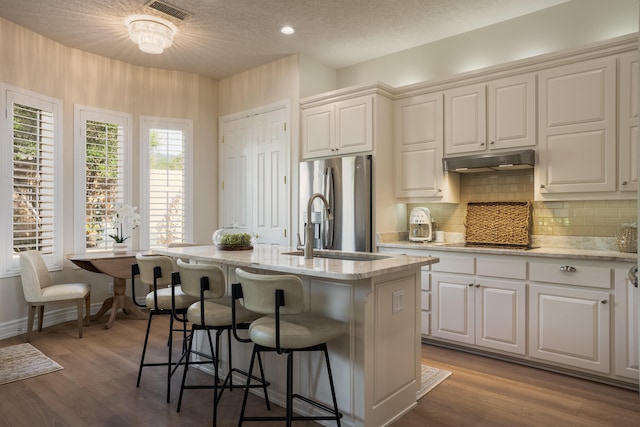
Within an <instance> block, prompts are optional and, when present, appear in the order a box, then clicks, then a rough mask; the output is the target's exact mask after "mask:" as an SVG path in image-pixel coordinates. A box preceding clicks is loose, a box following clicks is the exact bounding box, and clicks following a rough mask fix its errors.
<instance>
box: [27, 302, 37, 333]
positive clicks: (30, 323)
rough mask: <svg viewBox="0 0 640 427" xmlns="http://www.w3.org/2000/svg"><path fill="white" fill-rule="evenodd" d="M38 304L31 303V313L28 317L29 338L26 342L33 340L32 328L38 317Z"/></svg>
mask: <svg viewBox="0 0 640 427" xmlns="http://www.w3.org/2000/svg"><path fill="white" fill-rule="evenodd" d="M36 309H37V306H35V305H31V304H29V315H28V317H27V338H26V339H25V342H31V330H32V329H33V321H34V320H35V317H36Z"/></svg>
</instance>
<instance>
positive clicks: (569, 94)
mask: <svg viewBox="0 0 640 427" xmlns="http://www.w3.org/2000/svg"><path fill="white" fill-rule="evenodd" d="M538 82H539V89H538V102H539V104H538V105H539V136H540V137H539V145H538V164H537V167H536V178H535V180H536V185H535V187H536V191H535V198H536V200H565V199H569V198H572V196H571V195H573V198H581V199H584V198H585V197H587V194H588V197H589V198H606V197H607V193H609V194H610V193H611V192H615V191H616V189H617V184H616V178H617V173H616V156H617V150H616V59H615V58H614V57H608V58H602V59H594V60H590V61H584V62H579V63H574V64H570V65H565V66H561V67H555V68H550V69H546V70H543V71H540V73H539V74H538Z"/></svg>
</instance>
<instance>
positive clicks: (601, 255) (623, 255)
mask: <svg viewBox="0 0 640 427" xmlns="http://www.w3.org/2000/svg"><path fill="white" fill-rule="evenodd" d="M377 246H378V248H385V247H386V248H399V249H417V250H424V251H425V255H430V252H436V253H437V252H445V251H446V252H460V253H478V254H494V255H520V256H522V255H525V256H535V257H547V258H568V259H584V260H593V261H619V262H633V263H635V262H637V260H638V254H637V253H628V252H618V251H612V250H604V249H597V250H593V249H582V248H557V247H545V246H540V247H536V246H535V243H534V246H533V247H532V248H531V249H526V250H524V249H504V248H494V247H478V246H464V242H453V243H430V242H429V243H421V242H410V241H408V240H396V241H387V242H379V243H377Z"/></svg>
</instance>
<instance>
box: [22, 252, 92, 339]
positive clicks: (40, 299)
mask: <svg viewBox="0 0 640 427" xmlns="http://www.w3.org/2000/svg"><path fill="white" fill-rule="evenodd" d="M20 272H21V276H22V290H23V292H24V299H25V300H26V301H27V304H28V305H29V315H28V320H27V337H26V342H30V341H31V331H32V329H33V321H34V319H35V315H36V308H37V309H38V332H41V331H42V321H43V317H44V306H45V304H51V303H69V302H71V301H75V303H76V306H77V310H78V337H79V338H82V325H83V319H82V317H83V315H82V306H83V305H84V306H85V310H86V311H85V313H86V322H87V325H88V324H89V316H90V308H91V285H89V284H87V283H64V284H53V283H52V282H51V276H50V275H49V271H48V270H47V266H46V264H45V262H44V260H43V259H42V255H40V252H38V251H26V252H21V253H20Z"/></svg>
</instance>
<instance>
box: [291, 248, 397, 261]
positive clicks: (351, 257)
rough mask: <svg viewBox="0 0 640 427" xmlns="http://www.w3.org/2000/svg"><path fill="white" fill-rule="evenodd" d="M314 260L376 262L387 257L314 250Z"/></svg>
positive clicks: (301, 253) (299, 254) (295, 252)
mask: <svg viewBox="0 0 640 427" xmlns="http://www.w3.org/2000/svg"><path fill="white" fill-rule="evenodd" d="M282 255H293V256H304V252H303V251H292V252H282ZM313 257H314V258H329V259H339V260H343V261H376V260H381V259H385V258H389V256H388V255H381V254H374V253H371V252H341V251H331V250H326V249H325V250H321V249H314V251H313Z"/></svg>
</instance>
